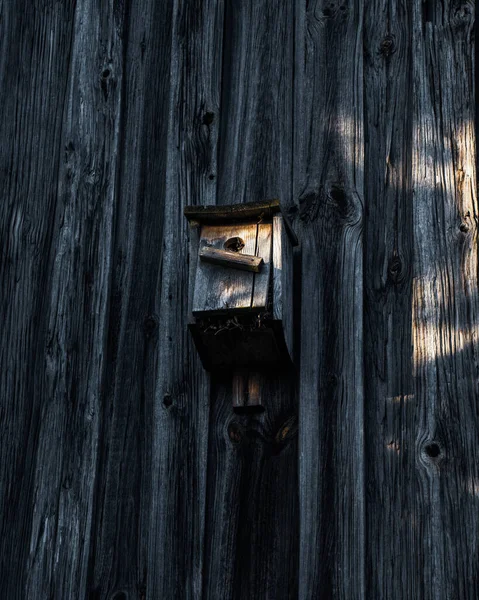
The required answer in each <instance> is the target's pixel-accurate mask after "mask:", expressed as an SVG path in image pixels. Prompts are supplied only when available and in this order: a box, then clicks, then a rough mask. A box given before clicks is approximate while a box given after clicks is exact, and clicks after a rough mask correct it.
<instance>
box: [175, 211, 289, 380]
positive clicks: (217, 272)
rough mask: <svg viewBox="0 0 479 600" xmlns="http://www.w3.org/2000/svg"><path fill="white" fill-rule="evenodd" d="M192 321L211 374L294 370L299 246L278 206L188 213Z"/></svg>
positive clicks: (194, 336)
mask: <svg viewBox="0 0 479 600" xmlns="http://www.w3.org/2000/svg"><path fill="white" fill-rule="evenodd" d="M185 216H186V218H187V219H188V220H189V222H190V286H189V287H190V292H189V293H190V297H189V306H190V320H189V328H190V330H191V332H192V335H193V338H194V341H195V345H196V348H197V350H198V352H199V355H200V357H201V361H202V363H203V366H204V367H205V369H207V370H209V371H218V370H219V371H227V370H233V371H235V372H238V369H240V368H243V369H244V368H249V369H250V370H251V369H255V370H257V369H260V370H261V369H270V368H277V367H278V366H281V365H283V366H284V365H290V364H291V363H292V348H293V246H295V245H296V244H297V238H296V236H295V234H294V232H293V230H292V229H291V226H290V224H289V222H288V220H287V219H286V217H285V215H284V214H283V213H282V211H281V207H280V204H279V201H278V200H270V201H265V202H255V203H247V204H235V205H231V206H188V207H186V209H185Z"/></svg>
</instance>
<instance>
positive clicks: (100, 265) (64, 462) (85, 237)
mask: <svg viewBox="0 0 479 600" xmlns="http://www.w3.org/2000/svg"><path fill="white" fill-rule="evenodd" d="M120 27H121V15H119V14H118V13H117V12H115V10H114V6H113V2H109V3H107V4H104V5H102V6H96V7H92V6H91V3H90V2H89V1H82V2H78V3H77V4H76V11H75V20H74V25H73V32H74V39H73V43H72V58H71V63H70V70H69V82H68V88H67V90H66V97H65V110H64V122H63V129H62V133H61V135H60V136H59V140H60V143H61V149H62V150H63V152H64V154H63V157H62V159H63V160H62V162H61V163H60V168H59V174H58V178H59V185H58V204H57V210H56V215H55V225H56V227H57V228H58V234H57V235H58V237H57V239H56V244H55V246H54V247H53V248H52V258H53V260H52V261H51V270H50V272H49V282H50V285H51V287H50V289H49V293H48V306H47V307H46V315H47V316H46V331H45V341H44V346H43V348H42V355H43V356H42V358H43V361H42V362H43V365H42V366H43V368H44V369H45V370H44V373H42V376H41V378H40V381H41V386H40V387H39V390H40V393H41V395H42V407H41V416H40V420H41V425H40V430H39V433H38V440H37V444H38V446H37V456H36V472H35V496H34V509H33V523H32V536H31V541H30V552H31V553H30V557H29V561H28V563H27V570H28V576H27V584H26V593H25V595H26V597H35V596H37V597H38V595H45V596H46V597H48V596H53V597H62V598H65V597H75V596H83V595H85V593H86V580H87V570H88V559H89V550H90V547H89V544H90V539H91V522H92V514H93V499H94V497H93V493H94V484H95V466H96V462H97V450H98V435H99V427H100V415H101V391H102V383H103V372H104V371H103V369H104V355H105V342H106V336H107V325H108V320H107V316H108V296H109V290H110V273H111V248H112V235H113V220H114V212H115V201H116V193H117V187H116V185H117V174H118V155H119V135H120V133H119V132H120V119H121V101H122V98H121V81H122V75H123V73H122V66H121V56H122V51H123V46H122V41H121V35H120V33H121V31H119V28H120ZM39 367H40V365H39ZM46 571H47V572H48V575H46ZM39 590H41V592H39Z"/></svg>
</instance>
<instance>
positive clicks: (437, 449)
mask: <svg viewBox="0 0 479 600" xmlns="http://www.w3.org/2000/svg"><path fill="white" fill-rule="evenodd" d="M424 452H425V453H426V456H427V457H428V458H430V459H431V460H434V461H438V460H439V459H440V458H442V452H441V446H440V445H439V444H438V443H437V442H429V443H428V444H426V445H425V446H424Z"/></svg>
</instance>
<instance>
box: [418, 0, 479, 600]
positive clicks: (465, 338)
mask: <svg viewBox="0 0 479 600" xmlns="http://www.w3.org/2000/svg"><path fill="white" fill-rule="evenodd" d="M473 40H474V5H473V3H472V2H464V3H461V4H458V3H456V2H454V1H449V0H442V1H439V2H434V3H432V2H426V3H421V2H419V1H416V2H414V3H413V38H412V41H413V44H412V47H413V56H412V64H413V69H412V77H413V94H412V95H413V103H412V107H413V111H412V123H411V126H412V170H411V183H412V188H413V234H414V268H413V277H414V278H413V286H412V339H413V356H412V360H413V375H414V388H413V398H412V400H411V401H412V402H413V403H414V406H415V424H416V427H415V432H414V433H415V459H416V494H415V506H414V512H413V514H412V515H411V518H412V519H413V520H414V521H413V524H412V527H413V529H414V541H415V544H414V548H415V549H416V552H417V553H418V555H419V556H420V557H424V558H423V562H422V563H420V564H418V565H417V568H418V569H419V568H420V572H419V573H417V577H418V579H419V578H421V581H422V582H423V587H422V589H420V593H419V594H418V595H419V597H421V598H434V599H444V600H445V599H446V598H464V599H471V600H472V599H473V598H477V596H478V594H479V589H478V582H479V577H478V574H479V562H478V556H479V548H478V540H479V536H478V532H479V511H478V504H477V502H478V500H477V482H478V481H479V466H478V465H479V460H478V444H477V441H478V439H479V418H478V411H477V403H478V388H477V374H478V364H477V356H478V332H477V323H478V321H477V319H478V315H479V304H478V302H479V299H478V293H477V290H478V279H477V273H478V248H477V218H478V205H477V188H476V174H475V165H476V156H475V142H474V116H475V115H474V112H475V104H474V72H473V65H474V43H473Z"/></svg>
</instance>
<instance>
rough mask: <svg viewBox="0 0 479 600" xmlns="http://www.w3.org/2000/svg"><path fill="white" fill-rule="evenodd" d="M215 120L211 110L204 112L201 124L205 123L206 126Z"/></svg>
mask: <svg viewBox="0 0 479 600" xmlns="http://www.w3.org/2000/svg"><path fill="white" fill-rule="evenodd" d="M214 120H215V113H212V112H206V113H205V114H204V115H203V119H202V122H203V125H207V126H208V127H209V126H210V125H211V124H212V123H213V121H214Z"/></svg>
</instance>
